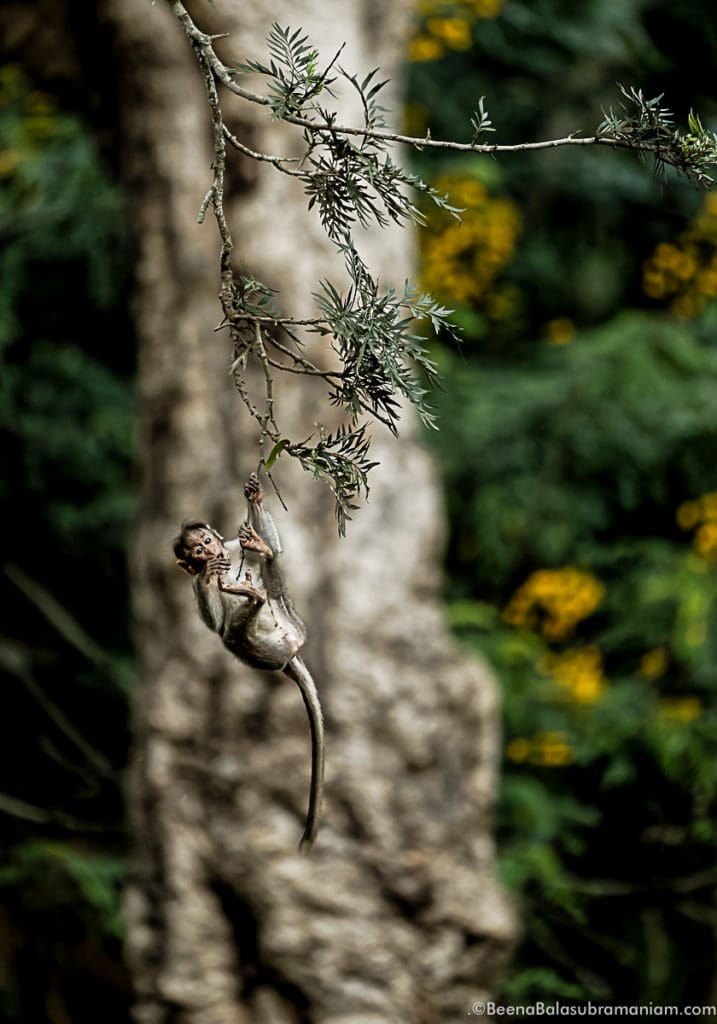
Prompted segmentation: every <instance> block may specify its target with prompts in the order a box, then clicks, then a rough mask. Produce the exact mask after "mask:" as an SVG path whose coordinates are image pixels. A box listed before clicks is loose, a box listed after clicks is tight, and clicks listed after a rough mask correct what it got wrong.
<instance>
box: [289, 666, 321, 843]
mask: <svg viewBox="0 0 717 1024" xmlns="http://www.w3.org/2000/svg"><path fill="white" fill-rule="evenodd" d="M284 672H285V673H286V675H287V676H288V677H289V678H290V679H293V680H294V682H295V683H296V684H297V686H298V687H299V689H300V690H301V696H302V697H303V699H304V704H305V705H306V713H307V715H308V717H309V728H310V729H311V788H310V790H309V809H308V811H307V813H306V827H305V828H304V834H303V836H302V837H301V842H300V843H299V850H300V851H301V852H302V853H308V852H309V850H310V849H311V847H312V846H313V845H314V840H315V839H316V835H317V832H318V831H319V818H320V816H321V804H322V803H323V799H324V717H323V715H322V713H321V704H320V703H319V695H318V693H317V691H316V685H315V683H314V680H313V679H312V678H311V673H310V672H309V670H308V669H307V667H306V665H304V663H303V661H302V660H301V658H299V657H295V658H292V659H291V661H289V662H287V663H286V665H285V666H284Z"/></svg>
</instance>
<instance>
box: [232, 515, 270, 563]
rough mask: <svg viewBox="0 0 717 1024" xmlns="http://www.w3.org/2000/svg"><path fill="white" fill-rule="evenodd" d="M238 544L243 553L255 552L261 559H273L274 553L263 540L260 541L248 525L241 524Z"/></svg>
mask: <svg viewBox="0 0 717 1024" xmlns="http://www.w3.org/2000/svg"><path fill="white" fill-rule="evenodd" d="M238 537H239V543H240V544H241V546H242V548H243V549H244V550H245V551H256V553H257V555H261V557H262V558H266V559H270V558H273V557H274V552H273V551H272V550H271V548H270V547H269V545H268V544H267V543H266V541H265V540H262V539H261V537H260V536H259V534H258V533H257V532H256V530H255V529H253V528H252V527H251V526H249V523H242V524H241V526H240V527H239V533H238Z"/></svg>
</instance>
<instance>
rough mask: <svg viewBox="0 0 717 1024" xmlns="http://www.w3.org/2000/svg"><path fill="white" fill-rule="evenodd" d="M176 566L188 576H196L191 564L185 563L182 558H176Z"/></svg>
mask: <svg viewBox="0 0 717 1024" xmlns="http://www.w3.org/2000/svg"><path fill="white" fill-rule="evenodd" d="M177 565H178V566H179V568H180V569H181V570H182V571H183V572H188V573H189V575H190V576H196V575H197V570H196V569H195V568H194V566H193V565H192V564H191V562H187V561H186V560H185V559H184V558H178V559H177Z"/></svg>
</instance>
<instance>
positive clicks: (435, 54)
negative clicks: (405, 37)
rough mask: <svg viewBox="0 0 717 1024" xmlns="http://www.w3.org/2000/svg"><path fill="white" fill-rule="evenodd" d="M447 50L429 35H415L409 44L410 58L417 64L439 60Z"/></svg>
mask: <svg viewBox="0 0 717 1024" xmlns="http://www.w3.org/2000/svg"><path fill="white" fill-rule="evenodd" d="M445 52H446V51H445V48H444V47H443V45H442V44H441V43H440V42H439V41H438V40H437V39H432V38H431V37H429V36H414V38H413V39H412V40H411V42H410V43H409V44H408V59H409V60H411V61H413V62H414V63H416V64H420V63H422V62H426V61H429V60H438V59H439V58H440V57H442V56H443V54H444V53H445Z"/></svg>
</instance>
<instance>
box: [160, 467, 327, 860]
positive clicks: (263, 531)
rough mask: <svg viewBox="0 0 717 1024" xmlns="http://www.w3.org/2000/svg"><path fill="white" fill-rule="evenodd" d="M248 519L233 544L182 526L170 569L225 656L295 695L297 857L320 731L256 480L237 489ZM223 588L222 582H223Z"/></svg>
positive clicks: (315, 784)
mask: <svg viewBox="0 0 717 1024" xmlns="http://www.w3.org/2000/svg"><path fill="white" fill-rule="evenodd" d="M244 494H245V495H246V498H247V501H248V502H249V519H248V521H247V522H245V523H242V525H241V526H240V527H239V530H238V535H237V539H236V540H230V541H225V540H224V538H223V537H222V536H221V535H220V534H218V533H217V531H216V530H214V529H213V528H212V527H211V526H208V525H207V524H206V523H200V522H186V523H184V525H183V526H182V532H181V533H180V534H179V536H178V537H177V539H176V540H175V542H174V554H175V557H176V559H177V565H178V566H179V568H180V569H183V570H184V572H187V573H189V575H190V576H193V577H194V580H193V584H194V593H195V594H196V598H197V605H198V608H199V614H200V615H201V617H202V619H203V620H204V622H205V623H206V625H207V626H208V627H209V628H210V629H211V630H212V631H213V632H214V633H218V634H219V636H220V637H221V639H222V642H223V643H224V646H225V647H227V648H228V649H229V650H230V651H231V652H232V654H234V655H236V657H237V658H239V660H240V661H243V662H245V663H246V664H247V665H251V667H252V668H259V669H267V670H269V671H271V670H280V671H282V672H283V673H284V674H285V675H287V676H288V677H289V679H293V680H294V682H295V683H297V684H298V686H299V689H300V690H301V696H302V697H303V699H304V704H305V705H306V711H307V714H308V716H309V726H310V728H311V788H310V793H309V809H308V813H307V816H306V828H305V829H304V834H303V836H302V838H301V843H300V849H301V850H303V851H304V852H308V851H309V850H310V849H311V846H312V844H313V842H314V840H315V839H316V833H317V831H318V825H319V815H320V813H321V802H322V798H323V785H324V725H323V718H322V714H321V705H320V703H319V697H318V694H317V692H316V686H315V685H314V680H313V679H312V678H311V674H310V672H309V670H308V669H307V668H306V666H305V665H304V663H303V661H302V660H301V658H300V657H299V651H300V650H301V648H302V647H303V644H304V641H305V640H306V627H305V626H304V624H303V622H302V621H301V619H300V618H299V617H298V615H297V614H296V612H295V611H294V608H293V605H292V603H291V600H290V599H289V597H288V595H287V593H286V588H285V585H284V578H283V576H282V574H281V570H280V568H279V565H278V561H279V558H278V556H279V554H280V553H281V542H280V540H279V534H278V532H277V529H276V525H275V523H274V519H273V517H272V516H271V513H270V512H268V510H267V509H266V508H265V507H264V503H263V501H262V492H261V488H260V486H259V479H258V477H257V476H256V474H255V473H252V475H251V476H250V477H249V479H248V481H247V483H246V485H245V486H244ZM227 580H229V582H227Z"/></svg>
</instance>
